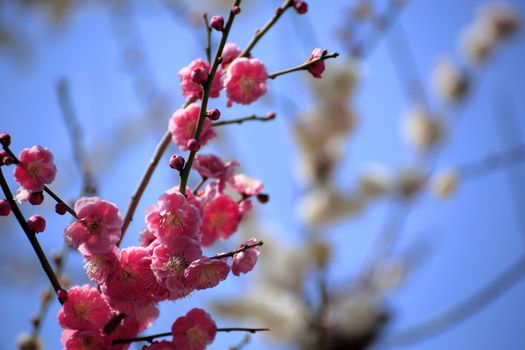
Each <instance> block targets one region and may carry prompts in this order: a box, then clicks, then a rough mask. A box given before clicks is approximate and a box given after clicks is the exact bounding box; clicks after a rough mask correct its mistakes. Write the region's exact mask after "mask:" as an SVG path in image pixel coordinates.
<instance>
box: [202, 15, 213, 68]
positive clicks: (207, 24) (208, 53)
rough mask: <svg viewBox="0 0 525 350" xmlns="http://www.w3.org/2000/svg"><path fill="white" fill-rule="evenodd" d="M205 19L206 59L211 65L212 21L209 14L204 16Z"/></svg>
mask: <svg viewBox="0 0 525 350" xmlns="http://www.w3.org/2000/svg"><path fill="white" fill-rule="evenodd" d="M202 17H203V19H204V27H205V28H206V47H205V49H204V50H205V51H206V59H207V60H208V63H211V27H210V21H209V20H208V14H207V13H205V14H204V15H203V16H202Z"/></svg>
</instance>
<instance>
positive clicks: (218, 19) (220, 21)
mask: <svg viewBox="0 0 525 350" xmlns="http://www.w3.org/2000/svg"><path fill="white" fill-rule="evenodd" d="M210 27H212V28H213V29H215V30H216V31H218V32H222V30H223V29H224V18H222V16H213V17H212V18H211V20H210Z"/></svg>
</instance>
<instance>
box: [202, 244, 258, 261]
mask: <svg viewBox="0 0 525 350" xmlns="http://www.w3.org/2000/svg"><path fill="white" fill-rule="evenodd" d="M263 244H264V242H263V241H259V242H257V243H254V244H248V245H245V246H244V247H241V248H239V249H236V250H234V251H231V252H229V253H222V254H217V255H215V256H212V257H211V258H210V259H224V258H229V257H232V256H234V255H235V254H237V253H240V252H243V251H245V250H248V249H250V248H254V247H260V246H262V245H263Z"/></svg>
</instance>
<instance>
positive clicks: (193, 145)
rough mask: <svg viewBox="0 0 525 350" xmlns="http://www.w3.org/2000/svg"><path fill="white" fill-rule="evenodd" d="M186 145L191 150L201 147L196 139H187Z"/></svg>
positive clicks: (194, 150) (197, 149) (196, 150)
mask: <svg viewBox="0 0 525 350" xmlns="http://www.w3.org/2000/svg"><path fill="white" fill-rule="evenodd" d="M186 147H187V148H188V149H189V150H190V151H191V152H198V151H199V150H200V149H201V143H200V142H199V141H197V140H196V139H189V140H188V142H187V144H186Z"/></svg>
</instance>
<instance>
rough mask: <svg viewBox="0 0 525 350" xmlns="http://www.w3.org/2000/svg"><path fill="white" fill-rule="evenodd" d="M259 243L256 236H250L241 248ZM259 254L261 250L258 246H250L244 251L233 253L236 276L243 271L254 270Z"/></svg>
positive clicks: (233, 266)
mask: <svg viewBox="0 0 525 350" xmlns="http://www.w3.org/2000/svg"><path fill="white" fill-rule="evenodd" d="M255 243H257V240H256V239H255V238H250V239H249V240H248V241H246V243H244V244H242V245H241V246H240V247H239V248H244V247H246V246H248V245H253V244H255ZM258 256H259V250H258V249H257V247H252V248H248V249H246V250H243V251H242V252H239V253H236V254H234V255H233V259H232V273H233V274H234V275H235V276H239V275H240V274H241V273H248V272H250V271H251V270H253V268H254V266H255V264H256V263H257V258H258Z"/></svg>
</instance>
